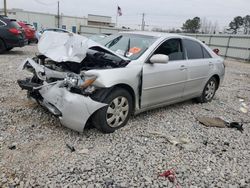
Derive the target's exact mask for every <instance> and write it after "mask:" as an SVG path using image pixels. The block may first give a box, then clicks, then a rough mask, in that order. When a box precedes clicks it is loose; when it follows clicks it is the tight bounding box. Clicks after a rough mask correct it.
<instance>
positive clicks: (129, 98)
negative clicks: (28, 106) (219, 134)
mask: <svg viewBox="0 0 250 188" xmlns="http://www.w3.org/2000/svg"><path fill="white" fill-rule="evenodd" d="M101 43H102V44H98V43H95V42H94V41H91V40H90V39H87V38H85V37H83V36H80V35H75V34H72V33H70V34H67V33H55V32H46V33H44V35H43V36H42V38H41V40H40V41H39V44H38V50H39V52H40V54H38V55H37V56H36V57H33V58H29V59H27V60H25V61H24V62H23V64H22V68H23V69H27V70H29V71H31V72H32V73H33V76H32V77H30V78H26V79H25V80H18V84H19V86H20V87H21V88H22V89H26V90H27V91H28V96H29V97H31V98H33V99H35V100H36V101H37V102H38V103H39V104H41V105H42V106H44V107H45V108H47V109H48V110H49V111H50V112H51V113H53V114H54V115H56V116H58V117H59V119H60V121H61V123H62V124H63V125H64V126H66V127H69V128H71V129H73V130H76V131H80V132H82V131H83V130H84V127H85V125H86V123H87V122H90V123H92V124H93V125H94V126H95V127H96V128H97V129H99V130H100V131H102V132H105V133H112V132H114V131H115V130H116V129H119V128H121V127H123V126H125V125H126V123H127V122H128V120H129V118H130V116H131V115H132V114H138V113H140V112H143V111H146V110H149V109H153V108H158V107H161V106H165V105H169V104H173V103H177V102H180V101H184V100H188V99H193V98H196V99H197V101H199V102H202V103H204V102H209V101H211V100H212V99H213V97H214V95H215V92H216V91H217V89H218V87H219V85H220V84H221V82H222V80H223V77H224V74H225V66H224V63H223V59H222V58H221V57H219V56H218V55H216V54H215V53H214V52H213V51H212V50H211V49H210V48H209V47H207V46H206V45H205V44H204V43H202V42H200V41H198V40H196V39H194V38H190V37H186V36H181V35H174V34H166V33H165V34H164V33H154V32H123V33H118V34H115V35H111V36H108V37H106V38H105V39H104V40H102V41H101Z"/></svg>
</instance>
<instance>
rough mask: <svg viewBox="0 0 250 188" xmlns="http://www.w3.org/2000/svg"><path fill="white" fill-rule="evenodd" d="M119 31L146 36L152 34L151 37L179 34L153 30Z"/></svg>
mask: <svg viewBox="0 0 250 188" xmlns="http://www.w3.org/2000/svg"><path fill="white" fill-rule="evenodd" d="M121 33H130V34H137V35H146V36H153V37H180V36H181V35H178V34H172V33H163V32H153V31H126V32H121Z"/></svg>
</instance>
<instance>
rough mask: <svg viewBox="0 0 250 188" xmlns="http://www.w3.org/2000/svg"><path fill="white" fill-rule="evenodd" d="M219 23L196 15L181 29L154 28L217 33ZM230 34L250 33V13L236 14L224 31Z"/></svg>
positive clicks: (161, 30)
mask: <svg viewBox="0 0 250 188" xmlns="http://www.w3.org/2000/svg"><path fill="white" fill-rule="evenodd" d="M218 28H219V27H218V23H217V22H214V23H213V22H212V21H209V20H207V19H206V18H203V19H202V20H201V19H200V18H199V17H194V18H192V19H188V20H186V21H185V22H184V23H183V25H182V27H181V30H180V29H174V28H173V29H170V30H163V29H161V28H153V29H152V30H153V31H160V32H170V33H181V32H184V33H203V34H208V33H214V34H215V33H217V32H218ZM224 32H225V33H229V34H238V33H241V34H245V35H250V15H246V16H244V17H241V16H236V17H234V19H233V20H232V21H231V22H230V23H229V24H228V28H227V29H226V30H225V31H224Z"/></svg>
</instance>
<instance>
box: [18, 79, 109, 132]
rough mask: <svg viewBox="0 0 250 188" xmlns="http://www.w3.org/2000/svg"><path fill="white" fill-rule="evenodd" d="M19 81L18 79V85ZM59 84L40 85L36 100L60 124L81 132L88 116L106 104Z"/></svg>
mask: <svg viewBox="0 0 250 188" xmlns="http://www.w3.org/2000/svg"><path fill="white" fill-rule="evenodd" d="M20 83H21V82H20V81H19V85H20ZM20 86H21V87H22V85H20ZM60 86H61V81H58V83H56V84H54V85H49V86H44V87H42V88H41V89H40V90H38V91H36V92H39V94H40V95H41V97H40V98H39V99H37V98H36V100H37V101H38V102H39V103H40V104H41V105H42V106H44V107H45V108H47V109H48V110H49V111H50V112H51V113H52V114H54V115H56V116H58V117H59V119H60V122H61V124H62V125H64V126H65V127H68V128H70V129H73V130H75V131H78V132H83V130H84V127H85V125H86V123H87V121H88V119H89V118H90V116H91V115H92V114H93V113H94V112H95V111H97V110H98V109H100V108H102V107H104V106H106V105H107V104H104V103H100V102H96V101H94V100H92V99H91V98H90V97H88V96H83V95H79V94H75V93H71V92H70V91H68V90H67V89H66V88H65V87H60ZM26 87H27V84H26ZM31 87H32V86H31ZM31 97H32V96H31Z"/></svg>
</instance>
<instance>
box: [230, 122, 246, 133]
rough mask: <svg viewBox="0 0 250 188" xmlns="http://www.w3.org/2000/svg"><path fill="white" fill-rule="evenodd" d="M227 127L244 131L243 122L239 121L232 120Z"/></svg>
mask: <svg viewBox="0 0 250 188" xmlns="http://www.w3.org/2000/svg"><path fill="white" fill-rule="evenodd" d="M227 127H229V128H235V129H237V130H238V131H240V132H243V130H244V129H243V123H239V122H231V123H229V124H227Z"/></svg>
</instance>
